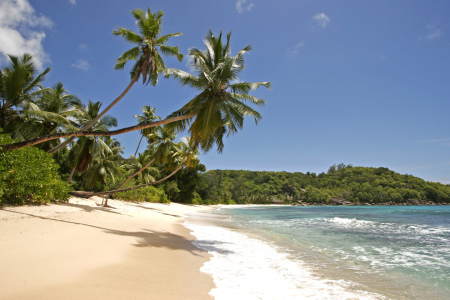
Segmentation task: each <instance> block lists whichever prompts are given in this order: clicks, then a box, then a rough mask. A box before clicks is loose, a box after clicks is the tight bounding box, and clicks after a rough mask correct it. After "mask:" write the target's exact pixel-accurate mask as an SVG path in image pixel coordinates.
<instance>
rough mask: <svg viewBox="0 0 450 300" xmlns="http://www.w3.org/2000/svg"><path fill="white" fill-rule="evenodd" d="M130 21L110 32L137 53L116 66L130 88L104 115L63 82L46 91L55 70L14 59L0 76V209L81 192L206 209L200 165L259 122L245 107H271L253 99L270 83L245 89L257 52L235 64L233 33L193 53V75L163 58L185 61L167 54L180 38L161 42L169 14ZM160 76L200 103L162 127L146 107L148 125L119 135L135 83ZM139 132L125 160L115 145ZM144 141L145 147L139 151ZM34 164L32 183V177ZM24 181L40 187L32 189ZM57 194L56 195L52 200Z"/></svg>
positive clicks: (140, 121) (137, 13)
mask: <svg viewBox="0 0 450 300" xmlns="http://www.w3.org/2000/svg"><path fill="white" fill-rule="evenodd" d="M131 14H132V16H133V18H134V19H135V24H136V26H137V29H138V30H137V31H136V32H135V31H132V30H129V29H126V28H123V27H118V28H116V29H114V30H113V35H116V36H120V37H122V38H123V39H124V40H125V41H127V42H129V43H130V44H132V47H131V49H129V50H127V51H126V52H124V53H123V54H122V55H120V56H119V58H118V59H117V60H116V63H115V69H116V70H122V69H124V68H125V66H126V65H127V64H128V63H129V62H133V65H132V67H131V71H130V82H129V83H128V85H127V87H126V88H125V90H124V91H123V92H122V93H121V95H119V96H118V97H117V98H116V99H115V100H114V101H113V102H112V103H111V104H109V106H107V107H106V108H105V109H103V110H102V109H101V107H102V103H101V102H95V101H91V100H89V101H88V104H87V105H85V104H84V103H83V101H82V100H81V99H79V98H78V97H77V96H76V95H74V94H71V93H70V92H69V91H67V90H66V89H65V87H64V85H63V83H62V82H57V83H56V84H54V85H53V86H52V87H45V86H44V84H45V82H44V79H45V75H46V74H47V73H48V72H49V71H50V68H47V69H46V70H45V71H44V72H42V73H40V74H38V73H37V71H36V69H35V67H34V64H33V60H32V57H31V56H30V55H29V54H25V55H23V56H21V57H16V56H13V55H11V56H9V58H10V64H9V65H8V66H5V67H3V68H2V69H1V71H0V128H1V129H2V130H3V134H2V136H1V137H2V138H1V139H0V147H1V148H0V149H1V150H0V155H1V165H0V166H1V168H0V172H1V177H0V181H1V182H2V183H3V184H2V186H1V187H0V202H3V203H4V202H9V203H26V202H39V203H43V202H48V201H51V200H55V201H56V200H60V201H64V200H66V199H67V198H68V191H69V190H71V189H74V190H79V191H80V190H81V191H89V192H90V194H89V195H101V196H104V197H105V198H106V202H105V205H106V204H107V199H108V198H109V197H123V198H126V199H130V200H131V199H132V200H145V201H157V202H167V201H169V200H179V199H180V195H182V196H183V197H185V199H186V201H188V202H192V203H193V202H196V203H201V202H202V200H201V199H200V196H199V194H198V193H197V192H196V191H197V184H196V183H195V182H196V181H198V179H199V178H200V177H199V172H202V171H205V168H204V166H203V165H201V164H200V162H199V159H198V154H199V149H201V150H203V151H205V152H206V151H209V150H211V149H213V148H214V146H216V147H217V150H218V151H219V152H221V151H222V150H223V147H224V142H223V136H224V134H225V133H228V134H232V133H235V132H237V131H238V130H239V129H242V128H243V122H244V117H245V116H251V117H253V118H254V119H255V121H259V120H260V119H261V115H260V114H259V113H258V112H257V111H255V110H254V109H253V108H251V107H250V106H249V105H247V104H246V103H245V102H249V103H250V104H255V105H262V104H264V100H262V99H258V98H255V97H253V96H251V95H249V92H250V91H251V90H254V89H256V88H258V87H259V86H261V85H262V86H265V87H267V88H269V87H270V83H268V82H260V83H242V82H238V75H239V72H240V71H241V70H242V69H243V68H244V58H243V55H244V54H245V53H246V52H248V51H249V50H250V49H251V47H250V46H247V47H246V48H244V49H243V50H241V51H239V52H238V53H237V54H236V55H235V56H232V55H231V51H230V36H231V33H230V34H228V35H227V37H226V41H225V42H223V41H222V34H221V33H220V34H219V35H218V36H217V37H216V36H214V35H213V34H212V32H211V31H210V32H209V34H208V35H207V36H206V38H205V48H206V50H204V51H202V50H199V49H192V50H190V52H189V55H191V56H192V58H193V59H192V61H193V66H192V67H193V68H194V69H195V70H197V74H196V75H190V74H189V73H187V72H184V71H181V70H177V69H173V68H167V67H166V65H165V62H164V61H163V55H164V56H169V57H170V56H172V57H175V58H176V59H177V60H179V61H181V60H182V59H183V54H181V53H179V49H178V47H176V46H170V45H168V42H169V40H170V39H171V38H172V37H176V36H180V35H181V33H172V34H165V35H163V34H162V17H163V13H162V12H161V11H157V12H152V11H151V10H150V8H148V9H147V10H146V11H144V10H141V9H135V10H133V11H131ZM160 75H165V77H166V78H170V77H173V78H175V79H178V80H179V81H180V82H181V84H182V85H187V86H190V87H193V88H195V89H197V90H199V91H200V93H199V94H198V95H197V96H196V97H195V98H194V99H192V100H191V101H189V102H188V103H187V104H186V105H184V106H183V107H182V108H181V109H178V110H175V111H174V112H173V113H172V114H170V115H169V116H168V117H167V118H165V119H161V117H159V116H157V115H156V114H155V108H154V107H151V106H149V105H147V106H144V107H142V115H136V116H134V117H135V118H136V119H137V124H136V125H134V126H131V127H127V128H121V129H115V130H113V129H112V127H116V126H117V125H118V124H117V120H116V118H115V117H114V116H111V115H107V112H108V111H109V110H110V109H111V108H112V107H113V106H114V105H115V104H116V103H117V102H118V101H120V100H121V99H123V98H124V96H125V95H126V94H127V92H128V91H129V90H130V89H131V88H132V86H133V85H134V84H135V83H136V82H137V81H138V80H140V79H141V80H142V83H143V84H144V85H148V84H149V83H150V84H151V85H152V86H155V85H156V84H157V82H158V79H159V77H160ZM185 129H188V134H189V136H188V137H184V138H183V139H181V141H180V139H179V137H177V135H178V133H179V132H182V131H184V130H185ZM135 130H139V132H140V134H141V138H140V140H139V142H138V143H137V148H136V151H135V154H134V155H132V156H130V157H129V158H124V157H123V153H124V150H123V147H122V146H121V145H120V143H119V142H118V141H117V140H115V139H114V138H112V136H114V135H117V134H121V133H126V132H130V131H135ZM177 139H178V142H177V141H176V140H177ZM143 141H145V142H146V145H145V147H141V144H143V143H142V142H143ZM141 148H144V149H143V150H142V151H141V152H139V151H140V149H141ZM45 152H48V153H45ZM30 153H33V155H31V154H30ZM32 156H33V157H34V158H33V157H32ZM39 161H40V162H41V163H45V164H46V167H45V168H43V171H38V170H37V169H35V167H36V168H37V166H38V162H39ZM28 164H29V165H30V166H31V167H30V172H31V173H29V174H28V175H27V174H26V173H25V166H27V165H28ZM46 168H47V169H48V170H47V169H46ZM44 169H45V170H44ZM34 173H39V176H40V177H39V176H38V175H36V174H34ZM27 180H32V181H33V182H32V183H30V185H29V187H28V186H27V185H25V182H26V181H27ZM6 182H9V183H8V184H6ZM43 182H46V184H44V183H43ZM52 185H53V186H54V188H55V189H57V191H54V192H50V189H51V186H52ZM27 187H28V188H27ZM39 189H41V191H40V190H39ZM27 193H28V194H27ZM44 194H45V196H44Z"/></svg>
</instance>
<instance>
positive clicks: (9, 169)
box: [0, 133, 70, 205]
mask: <svg viewBox="0 0 450 300" xmlns="http://www.w3.org/2000/svg"><path fill="white" fill-rule="evenodd" d="M13 142H14V140H13V139H12V138H11V137H9V136H8V135H6V134H1V133H0V145H3V144H9V143H13ZM58 168H59V166H58V165H57V164H56V163H55V161H54V160H53V158H52V155H51V154H49V153H46V152H45V151H43V150H40V149H38V148H36V147H27V148H22V149H18V150H13V151H9V152H4V151H2V150H1V148H0V203H10V204H20V205H23V204H24V203H26V202H31V203H39V204H43V203H47V202H50V200H55V199H58V200H61V201H67V199H69V194H68V192H69V189H70V186H69V184H67V183H66V182H64V181H63V180H61V178H60V176H59V174H58Z"/></svg>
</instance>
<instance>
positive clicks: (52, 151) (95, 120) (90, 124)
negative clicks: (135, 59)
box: [48, 76, 139, 153]
mask: <svg viewBox="0 0 450 300" xmlns="http://www.w3.org/2000/svg"><path fill="white" fill-rule="evenodd" d="M138 79H139V76H135V77H134V78H133V80H131V82H130V84H128V86H127V88H126V89H125V90H124V91H123V92H122V94H120V96H119V97H117V98H116V100H114V101H113V102H112V103H111V104H110V105H109V106H108V107H107V108H105V109H104V110H103V111H102V112H101V113H100V114H98V115H97V116H96V117H95V118H94V119H92V121H91V122H89V123H88V124H87V125H86V126H84V127H83V128H81V131H84V130H88V129H89V128H91V127H92V125H94V124H95V123H97V121H98V120H100V118H101V117H103V116H104V115H105V114H106V113H107V112H108V111H109V110H110V109H111V108H112V107H113V106H114V105H116V104H117V102H119V101H120V100H121V99H122V98H123V97H124V96H125V94H126V93H128V91H129V90H130V89H131V87H132V86H133V85H134V84H135V82H136V81H138ZM74 139H75V136H72V137H70V138H68V139H67V140H65V141H64V142H62V143H61V144H59V145H58V146H56V147H55V148H53V149H51V150H50V151H48V153H55V152H56V151H58V150H59V149H61V148H62V147H65V146H66V145H67V144H69V143H70V142H71V141H73V140H74Z"/></svg>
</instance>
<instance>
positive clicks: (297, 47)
mask: <svg viewBox="0 0 450 300" xmlns="http://www.w3.org/2000/svg"><path fill="white" fill-rule="evenodd" d="M304 46H305V42H304V41H301V42H298V43H297V44H295V46H294V47H292V48H290V49H287V50H286V53H287V55H289V56H295V55H297V54H298V51H299V50H300V49H301V48H303V47H304Z"/></svg>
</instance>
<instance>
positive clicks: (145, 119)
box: [133, 105, 161, 156]
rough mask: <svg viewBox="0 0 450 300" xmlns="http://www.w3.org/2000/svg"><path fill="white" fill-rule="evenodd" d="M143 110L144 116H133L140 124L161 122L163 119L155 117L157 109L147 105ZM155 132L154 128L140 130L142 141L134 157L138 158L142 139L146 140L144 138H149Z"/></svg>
mask: <svg viewBox="0 0 450 300" xmlns="http://www.w3.org/2000/svg"><path fill="white" fill-rule="evenodd" d="M141 109H142V113H143V114H142V115H135V116H133V118H137V119H138V122H139V123H138V124H140V125H141V124H148V123H150V122H154V121H155V120H161V117H159V116H156V115H155V108H151V107H150V105H146V106H144V107H141ZM153 131H154V128H152V127H150V128H145V129H142V130H139V132H140V133H141V135H142V136H141V139H140V140H139V144H138V146H137V148H136V152H135V153H134V156H136V154H137V152H138V150H139V147H140V146H141V142H142V139H143V138H144V136H148V135H149V134H151V133H152V132H153Z"/></svg>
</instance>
